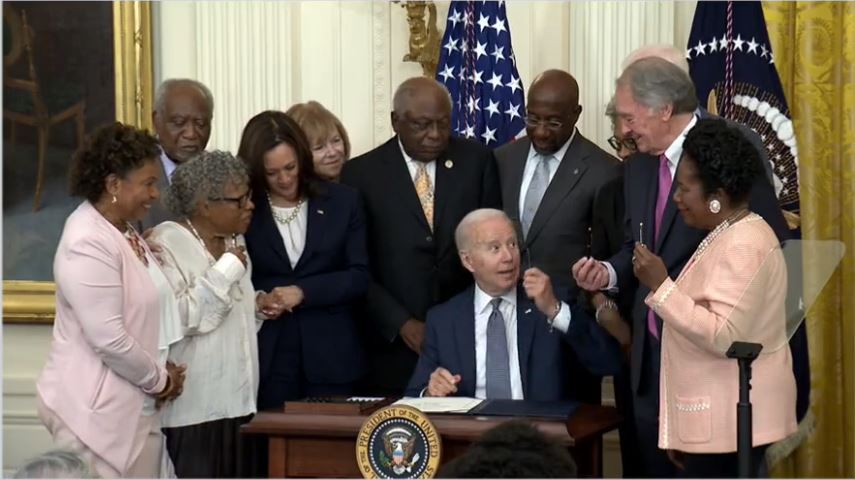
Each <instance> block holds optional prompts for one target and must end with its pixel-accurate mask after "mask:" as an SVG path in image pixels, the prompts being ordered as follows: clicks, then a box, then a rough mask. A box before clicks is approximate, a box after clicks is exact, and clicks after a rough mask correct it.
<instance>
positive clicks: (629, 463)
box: [614, 363, 644, 478]
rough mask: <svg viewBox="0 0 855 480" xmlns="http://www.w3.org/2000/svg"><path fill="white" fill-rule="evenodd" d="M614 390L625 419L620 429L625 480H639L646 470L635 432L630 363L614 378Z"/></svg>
mask: <svg viewBox="0 0 855 480" xmlns="http://www.w3.org/2000/svg"><path fill="white" fill-rule="evenodd" d="M614 389H615V406H616V407H617V410H618V412H620V414H621V416H622V417H623V418H624V421H623V422H622V423H621V425H620V427H618V434H619V438H620V460H621V470H622V472H623V478H638V477H640V476H641V475H642V473H643V472H644V470H643V469H642V463H641V454H640V452H639V449H638V447H637V442H638V434H637V433H636V430H635V414H634V413H633V408H632V386H631V382H630V375H629V363H625V364H624V365H623V368H622V370H621V371H620V373H618V374H617V375H615V376H614Z"/></svg>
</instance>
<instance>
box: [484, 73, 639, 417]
mask: <svg viewBox="0 0 855 480" xmlns="http://www.w3.org/2000/svg"><path fill="white" fill-rule="evenodd" d="M581 112H582V106H581V105H579V86H578V84H577V83H576V80H575V79H574V78H573V76H572V75H570V74H569V73H567V72H564V71H561V70H547V71H546V72H543V73H542V74H541V75H539V76H538V77H537V78H536V79H535V80H534V82H533V83H532V85H531V87H530V88H529V91H528V98H527V115H526V133H527V137H526V138H524V139H521V140H519V141H517V142H513V143H510V144H508V145H505V146H503V147H501V148H499V149H498V150H496V160H497V163H498V166H499V179H500V182H501V186H502V204H503V205H504V209H505V212H506V213H507V214H508V216H509V217H510V218H511V221H512V222H513V223H514V226H515V228H516V229H517V235H518V237H519V238H521V239H522V240H523V241H522V245H521V251H522V258H523V259H524V260H523V261H524V262H527V263H529V264H528V265H524V268H530V267H537V268H539V269H541V270H543V271H544V272H545V273H546V274H547V275H549V277H550V278H551V279H552V281H553V283H554V284H555V286H556V288H572V289H574V290H575V287H576V284H575V281H574V280H573V278H572V276H571V275H570V267H571V266H572V265H573V263H575V262H576V261H577V260H578V259H580V258H582V257H585V256H590V255H591V254H593V255H597V254H605V255H611V254H612V253H614V252H616V251H617V250H618V249H619V248H620V244H621V241H622V239H623V233H622V228H621V225H622V223H621V221H622V219H623V200H622V199H623V197H622V191H623V188H622V181H623V180H622V179H623V176H622V166H621V164H620V162H619V161H618V160H617V159H615V158H614V157H613V156H611V155H609V154H608V153H606V152H605V151H603V150H602V149H600V148H599V147H597V146H596V145H595V144H594V143H593V142H591V141H589V140H588V139H586V138H585V137H584V136H582V134H581V133H580V132H579V131H578V130H577V129H576V121H577V120H578V119H579V114H580V113H581ZM577 363H578V362H577ZM575 370H578V372H579V373H578V374H576V371H575ZM573 378H574V382H580V379H583V378H584V380H582V381H583V382H586V383H587V385H586V386H585V387H584V388H583V389H582V390H583V392H582V394H583V399H584V400H587V401H592V402H597V403H598V402H599V399H600V382H599V379H598V378H594V377H591V376H589V375H586V374H585V373H584V369H582V368H578V369H574V372H573Z"/></svg>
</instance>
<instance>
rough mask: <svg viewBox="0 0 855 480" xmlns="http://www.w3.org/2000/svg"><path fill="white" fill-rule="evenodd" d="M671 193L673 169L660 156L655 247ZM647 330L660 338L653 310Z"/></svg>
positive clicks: (663, 157) (654, 235)
mask: <svg viewBox="0 0 855 480" xmlns="http://www.w3.org/2000/svg"><path fill="white" fill-rule="evenodd" d="M670 193H671V169H670V168H669V167H668V157H666V156H665V154H664V153H663V154H662V155H659V193H658V194H657V195H656V217H655V222H654V224H653V245H654V246H655V245H656V242H657V241H658V240H659V228H660V227H661V226H662V216H663V215H664V214H665V204H667V203H668V195H669V194H670ZM647 330H648V331H650V334H651V335H653V336H654V337H656V338H657V339H658V338H659V328H657V326H656V315H655V314H654V313H653V309H650V310H648V311H647Z"/></svg>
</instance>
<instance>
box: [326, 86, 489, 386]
mask: <svg viewBox="0 0 855 480" xmlns="http://www.w3.org/2000/svg"><path fill="white" fill-rule="evenodd" d="M393 103H394V111H393V112H392V115H391V117H392V128H393V129H394V131H395V133H396V136H395V137H393V138H392V139H390V140H389V141H388V142H386V143H384V144H383V145H381V146H379V147H377V148H375V149H374V150H372V151H370V152H368V153H366V154H364V155H361V156H359V157H357V158H354V159H353V160H351V161H349V162H347V163H346V164H345V166H344V169H343V170H342V175H341V181H342V183H344V184H346V185H350V186H352V187H354V188H356V189H357V190H359V191H360V192H361V193H362V197H363V200H364V204H365V213H366V219H367V225H368V251H369V260H370V263H371V272H372V274H373V283H372V284H371V286H370V287H369V290H368V294H367V297H366V301H365V310H364V317H363V320H364V323H365V325H364V326H365V330H366V331H365V335H366V346H367V348H368V358H369V369H368V371H369V373H368V377H367V378H366V384H365V387H364V391H365V393H366V394H369V393H370V394H377V395H380V394H397V395H400V394H401V393H402V392H403V390H404V387H405V386H406V383H407V380H408V379H409V378H410V374H411V373H412V371H413V368H414V367H415V364H416V360H417V359H418V354H419V351H420V349H421V345H422V339H423V338H424V320H425V315H426V314H427V311H428V309H429V308H430V307H432V306H434V305H436V304H438V303H440V302H443V301H445V300H448V299H449V298H451V297H452V296H454V295H456V294H457V293H459V292H460V291H462V290H463V289H465V288H466V287H467V286H469V284H470V283H471V281H472V280H471V277H470V276H469V274H468V272H466V270H465V269H464V268H463V266H462V265H461V264H460V259H459V258H458V256H457V250H456V249H455V247H454V229H455V227H456V226H457V224H458V223H459V222H460V220H461V219H463V217H464V216H465V215H466V214H467V213H469V212H470V211H472V210H475V209H477V208H482V207H494V208H495V207H499V205H500V203H501V199H500V195H499V180H498V175H497V173H496V165H495V158H494V157H493V154H492V152H491V151H490V150H489V149H487V148H486V147H484V146H482V145H481V144H479V143H476V142H474V141H471V140H465V139H461V138H451V99H450V98H449V95H448V91H447V90H446V89H445V87H443V86H442V85H441V84H440V83H438V82H437V81H435V80H433V79H430V78H426V77H414V78H410V79H408V80H406V81H404V82H403V83H402V84H401V86H399V87H398V89H397V91H396V92H395V97H394V100H393Z"/></svg>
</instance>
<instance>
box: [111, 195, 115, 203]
mask: <svg viewBox="0 0 855 480" xmlns="http://www.w3.org/2000/svg"><path fill="white" fill-rule="evenodd" d="M110 203H116V196H115V195H113V201H112V202H110Z"/></svg>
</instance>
